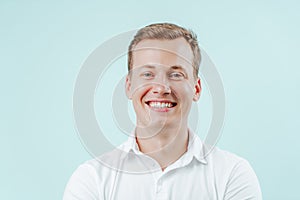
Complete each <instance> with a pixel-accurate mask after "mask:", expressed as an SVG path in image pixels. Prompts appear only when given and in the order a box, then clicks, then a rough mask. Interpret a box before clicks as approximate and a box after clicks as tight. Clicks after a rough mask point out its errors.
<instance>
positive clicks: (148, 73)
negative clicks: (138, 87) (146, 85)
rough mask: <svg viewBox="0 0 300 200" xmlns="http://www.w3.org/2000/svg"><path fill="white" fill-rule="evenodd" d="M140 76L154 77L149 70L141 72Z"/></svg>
mask: <svg viewBox="0 0 300 200" xmlns="http://www.w3.org/2000/svg"><path fill="white" fill-rule="evenodd" d="M141 76H142V77H144V78H152V77H154V74H153V73H151V72H144V73H142V75H141Z"/></svg>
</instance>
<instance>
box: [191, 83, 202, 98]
mask: <svg viewBox="0 0 300 200" xmlns="http://www.w3.org/2000/svg"><path fill="white" fill-rule="evenodd" d="M201 90H202V88H201V80H200V78H197V82H196V84H195V86H194V91H195V92H194V97H193V100H194V101H198V100H199V98H200V94H201Z"/></svg>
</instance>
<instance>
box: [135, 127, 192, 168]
mask: <svg viewBox="0 0 300 200" xmlns="http://www.w3.org/2000/svg"><path fill="white" fill-rule="evenodd" d="M136 136H137V138H136V140H137V144H138V146H139V149H140V151H141V152H143V153H144V154H146V155H148V156H150V157H152V158H153V159H155V160H156V161H157V162H158V163H159V165H160V166H161V168H162V170H164V169H165V168H166V167H167V166H169V165H170V164H172V163H174V162H175V161H176V160H178V159H179V158H180V157H181V156H182V155H183V154H184V153H185V152H186V151H187V146H188V128H187V126H181V127H180V128H178V126H174V127H163V128H161V129H160V130H158V129H155V128H153V129H151V128H149V127H147V128H138V127H137V128H136Z"/></svg>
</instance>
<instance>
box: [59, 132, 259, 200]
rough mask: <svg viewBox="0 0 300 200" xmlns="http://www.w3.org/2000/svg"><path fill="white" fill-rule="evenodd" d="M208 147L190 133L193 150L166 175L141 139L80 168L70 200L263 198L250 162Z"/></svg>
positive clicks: (70, 186)
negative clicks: (141, 145)
mask: <svg viewBox="0 0 300 200" xmlns="http://www.w3.org/2000/svg"><path fill="white" fill-rule="evenodd" d="M205 149H207V148H206V147H205V145H203V144H202V142H201V140H200V139H199V138H198V136H197V135H195V134H193V133H191V132H189V143H188V150H187V152H186V153H185V154H184V155H182V156H181V157H180V158H179V159H178V160H177V161H176V162H174V163H173V164H171V165H169V166H168V167H167V168H166V169H165V170H164V171H162V170H161V168H160V166H159V165H158V163H157V162H156V161H155V160H153V159H152V158H150V157H149V156H146V155H145V154H143V153H141V152H140V151H139V150H138V146H137V144H136V141H135V138H133V137H129V139H128V140H127V141H126V142H125V143H123V144H122V145H121V146H120V147H119V148H117V149H116V150H114V151H112V152H109V153H106V154H104V155H103V156H100V157H98V158H95V159H93V160H90V161H87V162H85V163H84V164H82V165H80V166H79V167H78V169H77V170H76V171H75V172H74V173H73V175H72V176H71V178H70V180H69V183H68V184H67V186H66V189H65V193H64V198H63V199H64V200H115V199H116V200H119V199H122V200H123V199H124V200H127V199H130V200H163V199H165V200H170V199H172V200H173V199H174V200H194V199H195V200H196V199H197V200H202V199H203V200H217V199H218V200H221V199H222V200H246V199H247V200H254V199H255V200H260V199H262V196H261V191H260V186H259V183H258V180H257V177H256V175H255V173H254V171H253V170H252V168H251V166H250V165H249V163H248V162H247V161H246V160H244V159H243V158H240V157H238V156H236V155H234V154H232V153H229V152H226V151H222V150H220V149H218V148H216V147H215V148H213V149H212V150H211V151H210V152H209V153H208V154H207V152H206V153H205Z"/></svg>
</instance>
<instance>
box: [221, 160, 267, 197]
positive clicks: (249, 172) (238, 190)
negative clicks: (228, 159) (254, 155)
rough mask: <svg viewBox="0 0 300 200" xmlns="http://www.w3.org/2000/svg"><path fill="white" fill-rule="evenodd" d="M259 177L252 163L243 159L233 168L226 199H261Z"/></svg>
mask: <svg viewBox="0 0 300 200" xmlns="http://www.w3.org/2000/svg"><path fill="white" fill-rule="evenodd" d="M261 199H262V194H261V190H260V186H259V182H258V179H257V177H256V174H255V172H254V171H253V169H252V167H251V166H250V164H249V163H248V162H247V161H246V160H243V161H241V162H239V163H238V164H237V165H236V166H235V167H234V168H233V170H232V172H231V175H230V178H229V180H228V182H227V186H226V192H225V196H224V200H261Z"/></svg>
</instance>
